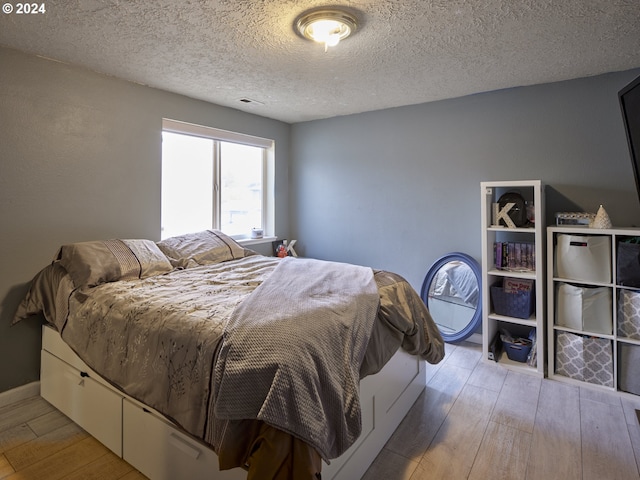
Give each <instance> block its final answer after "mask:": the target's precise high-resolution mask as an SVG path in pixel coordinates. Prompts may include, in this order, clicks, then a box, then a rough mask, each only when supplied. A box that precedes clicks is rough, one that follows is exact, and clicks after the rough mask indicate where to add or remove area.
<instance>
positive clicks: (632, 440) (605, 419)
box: [0, 343, 640, 480]
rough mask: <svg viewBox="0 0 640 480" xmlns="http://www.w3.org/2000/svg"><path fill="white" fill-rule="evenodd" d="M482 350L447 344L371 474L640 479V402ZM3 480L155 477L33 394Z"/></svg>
mask: <svg viewBox="0 0 640 480" xmlns="http://www.w3.org/2000/svg"><path fill="white" fill-rule="evenodd" d="M480 352H481V349H480V346H479V345H476V344H472V343H463V344H461V345H458V346H453V345H447V355H446V357H445V360H444V361H443V362H441V363H440V364H438V365H435V366H432V365H429V366H428V376H429V379H428V384H427V388H426V389H425V391H424V392H423V394H422V395H421V396H420V398H419V399H418V401H417V402H416V403H415V405H414V406H413V407H412V409H411V411H410V412H409V414H408V415H407V417H406V418H405V419H404V421H403V422H402V424H401V425H400V426H399V427H398V429H397V430H396V432H395V433H394V435H393V436H392V437H391V439H390V440H389V442H388V443H387V445H386V447H385V448H384V449H383V451H382V452H381V453H380V455H379V456H378V458H377V459H376V460H375V462H374V463H373V465H372V466H371V468H369V470H368V471H367V473H366V475H365V477H364V480H427V479H437V480H444V479H456V480H457V479H470V480H498V479H505V480H511V479H518V480H520V479H522V480H534V479H540V480H555V479H557V480H574V479H575V480H578V479H579V480H592V479H593V480H613V479H620V480H630V479H640V476H639V474H638V464H639V463H640V426H639V425H638V419H637V417H636V412H635V409H636V408H638V409H640V399H637V400H636V399H635V398H629V397H620V396H618V395H615V394H609V393H603V392H600V391H593V390H591V389H588V388H580V387H576V386H573V385H567V384H564V383H560V382H557V381H553V380H546V379H544V380H543V379H539V378H536V377H532V376H529V375H525V374H518V373H515V372H512V371H507V370H505V369H503V368H502V367H500V366H498V365H493V364H487V363H484V362H481V361H480V355H481V353H480ZM636 459H637V460H636ZM0 479H10V480H18V479H19V480H87V479H92V480H116V479H122V480H144V479H145V477H144V476H143V475H141V474H140V473H139V472H138V471H136V470H135V469H133V468H132V467H131V466H130V465H129V464H127V463H126V462H124V461H123V460H121V459H120V458H118V457H117V456H115V455H114V454H113V453H111V452H110V451H109V450H108V449H107V448H106V447H104V446H103V445H101V444H100V443H99V442H97V441H96V440H95V439H93V438H92V437H91V436H89V435H88V434H87V433H86V432H84V431H83V430H81V429H80V428H79V427H77V426H76V425H75V424H73V423H71V422H70V421H69V420H68V419H67V418H66V417H65V416H64V415H62V414H61V413H60V412H58V411H57V410H55V409H54V408H53V407H51V406H50V405H49V404H48V403H47V402H45V401H44V400H42V399H41V398H40V397H33V398H30V399H28V400H24V401H21V402H18V403H16V404H13V405H9V406H5V407H2V408H0ZM176 480H181V479H176Z"/></svg>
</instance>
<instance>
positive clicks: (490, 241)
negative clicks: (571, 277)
mask: <svg viewBox="0 0 640 480" xmlns="http://www.w3.org/2000/svg"><path fill="white" fill-rule="evenodd" d="M508 192H517V193H519V194H520V195H521V196H522V197H523V198H524V200H525V201H526V202H527V204H528V205H531V204H533V212H534V216H535V221H534V222H533V224H529V225H526V226H522V227H517V228H508V227H505V226H499V225H494V218H493V216H494V212H493V204H494V203H498V201H499V199H500V197H501V196H502V195H503V194H505V193H508ZM480 193H481V210H482V213H481V214H482V345H483V359H484V361H487V362H493V361H496V360H495V359H493V358H491V357H492V355H491V353H490V345H491V343H492V341H493V339H494V338H495V336H496V335H497V334H498V333H499V332H501V331H502V330H507V331H509V332H510V333H512V334H513V335H517V336H527V334H528V333H529V332H531V330H532V329H534V330H535V334H536V343H535V350H533V352H532V353H533V354H535V356H536V361H535V362H534V363H532V365H529V364H528V363H527V362H520V361H516V360H512V359H510V358H509V357H508V356H507V353H506V352H502V353H501V355H499V356H498V359H497V361H498V363H499V364H501V365H503V366H505V367H507V368H509V369H513V370H517V371H521V372H526V373H530V374H534V375H537V376H541V377H543V376H544V375H545V358H546V355H545V341H546V334H545V327H546V324H545V289H546V287H545V285H546V282H545V266H546V265H545V261H544V259H545V250H546V248H545V247H546V245H545V241H544V230H545V227H544V220H545V219H544V211H545V210H544V185H543V183H542V182H541V181H540V180H517V181H498V182H481V184H480ZM496 243H501V244H503V243H514V244H530V245H531V247H528V248H530V249H532V252H531V253H532V254H533V255H534V256H535V267H534V268H533V269H524V268H519V269H511V270H510V269H506V268H497V267H496V261H495V245H496ZM507 277H511V278H515V279H522V280H531V281H532V282H533V288H532V291H531V294H532V295H534V298H535V299H534V301H533V303H534V305H533V313H532V314H531V315H529V316H528V317H527V318H518V317H517V316H509V315H504V314H499V313H496V311H495V308H494V305H493V302H492V298H491V287H492V286H497V285H501V284H502V282H503V281H504V279H505V278H507Z"/></svg>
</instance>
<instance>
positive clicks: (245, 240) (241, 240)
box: [235, 235, 278, 246]
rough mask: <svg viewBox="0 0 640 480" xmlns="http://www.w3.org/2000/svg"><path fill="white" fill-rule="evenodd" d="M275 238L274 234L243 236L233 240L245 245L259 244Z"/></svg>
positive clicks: (269, 241)
mask: <svg viewBox="0 0 640 480" xmlns="http://www.w3.org/2000/svg"><path fill="white" fill-rule="evenodd" d="M277 239H278V237H276V236H274V235H266V236H264V237H262V238H251V237H244V238H236V239H235V240H236V242H238V243H239V244H240V245H242V246H245V245H259V244H261V243H271V242H273V241H275V240H277Z"/></svg>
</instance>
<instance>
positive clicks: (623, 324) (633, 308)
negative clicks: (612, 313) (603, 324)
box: [618, 290, 640, 340]
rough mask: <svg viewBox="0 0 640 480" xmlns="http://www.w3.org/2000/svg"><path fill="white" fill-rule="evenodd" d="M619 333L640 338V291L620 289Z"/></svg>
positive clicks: (636, 338)
mask: <svg viewBox="0 0 640 480" xmlns="http://www.w3.org/2000/svg"><path fill="white" fill-rule="evenodd" d="M618 335H619V336H621V337H627V338H633V339H635V340H640V292H634V291H632V290H620V298H619V299H618Z"/></svg>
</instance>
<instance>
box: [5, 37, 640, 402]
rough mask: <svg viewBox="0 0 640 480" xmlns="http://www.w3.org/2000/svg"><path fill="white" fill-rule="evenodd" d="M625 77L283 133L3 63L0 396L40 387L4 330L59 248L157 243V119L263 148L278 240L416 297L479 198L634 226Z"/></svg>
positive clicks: (49, 67) (45, 67)
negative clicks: (403, 283) (542, 189)
mask: <svg viewBox="0 0 640 480" xmlns="http://www.w3.org/2000/svg"><path fill="white" fill-rule="evenodd" d="M638 74H640V70H636V71H632V72H622V73H615V74H609V75H603V76H599V77H593V78H586V79H580V80H576V81H570V82H562V83H556V84H548V85H540V86H535V87H527V88H518V89H512V90H506V91H499V92H491V93H487V94H481V95H475V96H470V97H464V98H459V99H454V100H447V101H441V102H434V103H431V104H423V105H416V106H409V107H402V108H396V109H390V110H385V111H379V112H371V113H365V114H360V115H352V116H346V117H338V118H333V119H328V120H321V121H315V122H307V123H301V124H296V125H293V126H290V125H287V124H285V123H281V122H277V121H274V120H269V119H266V118H262V117H258V116H254V115H249V114H246V113H242V112H239V111H236V110H232V109H228V108H223V107H219V106H216V105H211V104H208V103H205V102H201V101H197V100H193V99H189V98H186V97H183V96H179V95H174V94H170V93H167V92H162V91H159V90H156V89H152V88H148V87H144V86H141V85H136V84H132V83H127V82H123V81H120V80H117V79H114V78H111V77H106V76H103V75H98V74H96V73H92V72H89V71H86V70H83V69H79V68H76V67H71V66H68V65H64V64H61V63H56V62H52V61H49V60H44V59H41V58H37V57H33V56H29V55H25V54H21V53H18V52H15V51H13V50H7V49H1V48H0V229H1V230H0V232H1V234H0V249H1V251H2V255H1V257H0V258H1V259H2V263H1V264H0V302H1V303H0V362H2V364H3V365H4V367H2V368H1V369H0V392H1V391H5V390H8V389H10V388H13V387H15V386H19V385H22V384H25V383H28V382H30V381H34V380H37V378H38V371H39V349H40V330H39V329H40V323H39V322H37V321H29V322H22V323H20V324H18V325H16V326H14V327H10V326H9V323H10V321H11V318H12V316H13V313H14V311H15V308H16V306H17V304H18V302H19V300H20V298H21V296H22V295H23V294H24V292H25V291H26V287H27V284H28V282H29V280H30V279H31V278H32V277H33V275H34V274H35V273H36V272H37V271H38V270H40V268H42V267H43V266H44V265H46V264H47V263H48V262H49V261H50V260H51V258H52V256H53V255H54V253H55V252H56V249H57V248H58V247H59V246H60V245H61V244H63V243H68V242H76V241H82V240H92V239H104V238H118V237H119V238H135V237H138V238H150V239H158V238H159V236H160V132H161V121H162V118H163V117H167V118H173V119H177V120H184V121H189V122H193V123H198V124H202V125H209V126H212V127H217V128H222V129H226V130H232V131H238V132H242V133H247V134H251V135H257V136H261V137H267V138H273V139H275V140H276V234H277V235H279V236H281V237H287V238H297V239H298V244H297V250H298V251H299V252H300V253H302V254H305V255H309V256H314V257H318V258H326V259H332V260H341V261H349V262H353V263H359V264H364V265H371V266H374V267H378V268H386V269H389V270H392V271H396V272H398V273H400V274H402V275H404V276H405V277H406V278H407V279H408V280H409V281H410V282H411V283H412V284H413V285H414V287H416V288H419V287H420V285H421V282H422V279H423V277H424V275H425V273H426V271H427V269H428V267H429V265H430V264H431V263H432V262H433V261H434V260H435V259H436V258H437V257H439V256H440V255H443V254H445V253H447V252H450V251H463V252H466V253H469V254H471V255H472V256H474V257H476V258H479V255H480V232H479V230H480V219H479V213H480V204H479V201H480V182H481V181H482V180H515V179H538V178H539V179H542V180H543V181H545V182H546V183H547V184H548V187H547V206H548V208H547V217H548V220H551V219H552V217H553V212H555V211H558V210H577V209H580V210H587V211H595V210H596V209H597V207H598V205H599V204H601V203H602V204H604V205H605V208H607V210H608V212H609V214H610V216H611V218H612V220H613V222H614V224H615V225H616V226H629V225H631V224H634V223H635V224H637V223H640V202H638V199H637V196H636V192H635V186H634V183H633V179H632V177H631V166H630V163H629V156H628V152H627V147H626V143H625V142H626V141H625V137H624V132H623V129H622V121H621V117H620V112H619V108H618V104H617V96H616V95H617V91H618V90H619V89H620V88H621V87H622V86H623V85H625V84H626V83H628V82H629V81H630V80H631V79H632V78H634V77H635V76H637V75H638ZM290 150H291V151H290Z"/></svg>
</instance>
